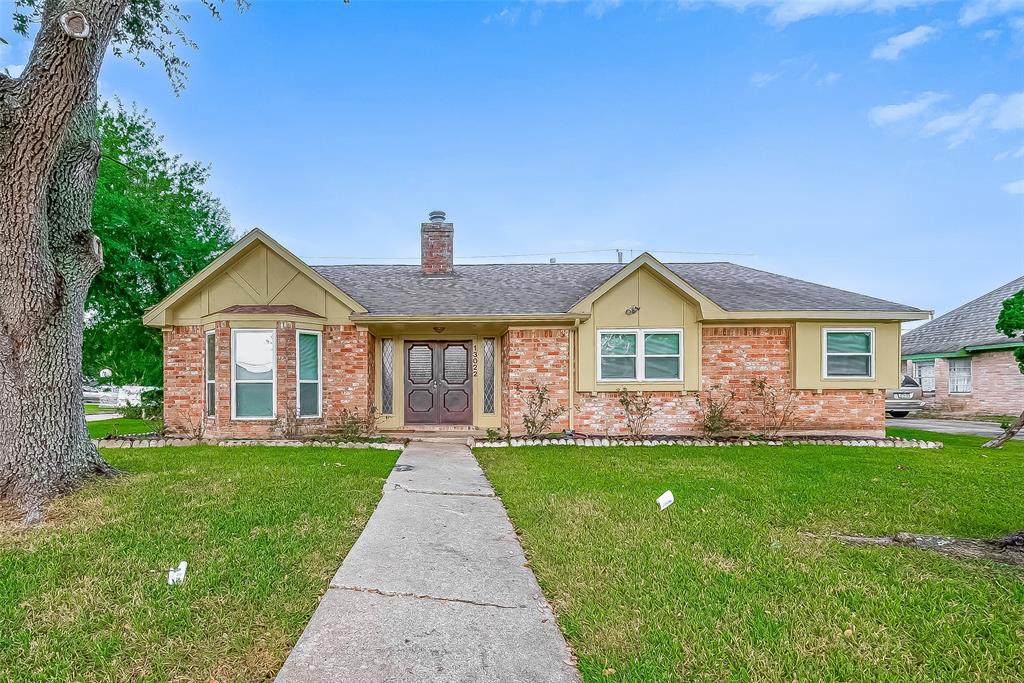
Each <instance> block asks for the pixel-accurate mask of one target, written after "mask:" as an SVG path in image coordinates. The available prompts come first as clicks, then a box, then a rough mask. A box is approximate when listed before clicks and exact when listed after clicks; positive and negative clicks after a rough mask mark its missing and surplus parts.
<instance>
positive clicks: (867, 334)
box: [822, 328, 875, 379]
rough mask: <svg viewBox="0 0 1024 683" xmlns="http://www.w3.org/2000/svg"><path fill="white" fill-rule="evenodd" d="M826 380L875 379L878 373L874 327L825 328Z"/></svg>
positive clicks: (824, 368) (824, 363)
mask: <svg viewBox="0 0 1024 683" xmlns="http://www.w3.org/2000/svg"><path fill="white" fill-rule="evenodd" d="M824 336H825V339H824V344H823V346H824V362H823V365H824V367H823V368H822V369H823V370H824V376H825V379H872V378H873V377H874V376H875V331H874V329H871V328H868V329H848V328H841V329H832V330H824Z"/></svg>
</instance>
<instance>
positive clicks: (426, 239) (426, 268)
mask: <svg viewBox="0 0 1024 683" xmlns="http://www.w3.org/2000/svg"><path fill="white" fill-rule="evenodd" d="M454 238H455V226H454V225H452V224H451V223H446V222H445V215H444V211H431V212H430V222H429V223H423V224H421V225H420V265H421V268H422V269H423V274H424V275H451V274H452V273H454V272H455V266H454V263H453V254H452V249H453V245H454Z"/></svg>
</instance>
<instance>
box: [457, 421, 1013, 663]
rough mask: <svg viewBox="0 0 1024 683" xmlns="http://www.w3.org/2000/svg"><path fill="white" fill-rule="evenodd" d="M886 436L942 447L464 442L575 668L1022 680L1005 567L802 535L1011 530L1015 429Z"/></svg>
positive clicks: (899, 432)
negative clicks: (666, 500) (1011, 433)
mask: <svg viewBox="0 0 1024 683" xmlns="http://www.w3.org/2000/svg"><path fill="white" fill-rule="evenodd" d="M890 435H891V436H903V437H907V438H919V439H938V440H943V441H944V442H945V444H946V445H945V448H944V449H942V450H928V451H921V450H903V449H879V448H851V447H827V446H793V447H786V448H771V449H769V448H756V447H754V448H751V447H747V448H742V447H730V448H715V449H707V448H704V449H701V448H686V447H672V446H666V447H656V448H642V449H641V448H628V447H612V448H602V449H590V448H575V447H550V446H549V447H522V448H509V449H480V450H477V452H476V454H477V457H478V459H479V460H480V462H481V464H482V466H483V467H484V470H485V472H486V474H487V476H488V477H489V479H490V480H491V482H492V483H493V484H494V486H495V489H496V490H497V492H498V494H499V495H500V496H501V498H502V500H503V502H504V503H505V505H506V507H507V508H508V511H509V514H510V516H511V517H512V521H513V523H514V525H515V526H516V528H517V529H518V531H519V533H520V536H521V538H522V541H523V544H524V547H525V549H526V554H527V556H528V557H529V559H530V562H531V567H532V568H533V570H534V572H535V573H536V574H537V578H538V580H539V581H540V584H541V587H542V588H543V590H544V592H545V594H546V595H547V597H548V599H549V600H550V601H551V602H552V605H553V606H554V608H555V610H556V612H557V614H558V619H559V624H560V626H561V627H562V629H563V631H564V632H565V634H566V636H567V638H568V639H569V641H570V643H571V644H572V646H573V648H574V649H575V651H576V653H577V655H578V656H579V665H580V670H581V673H582V674H583V677H584V679H585V680H587V681H606V680H620V681H647V680H708V681H720V680H785V681H791V680H879V679H883V680H948V681H959V680H968V679H971V680H978V679H981V680H1011V679H1013V680H1019V679H1020V677H1021V671H1020V662H1021V661H1024V576H1022V574H1021V572H1020V570H1019V569H1014V568H1010V567H1006V566H1002V565H995V564H990V563H985V562H972V561H965V560H959V559H953V558H949V557H944V556H940V555H938V554H934V553H928V552H925V551H922V550H916V549H908V548H875V547H862V546H858V547H853V546H848V545H843V544H841V543H838V542H835V541H832V540H825V539H812V538H806V537H803V536H801V535H800V533H799V532H802V531H810V532H815V533H818V534H830V533H840V532H843V533H861V534H868V535H889V534H893V533H895V532H897V531H904V530H906V531H918V532H930V533H938V534H948V535H955V536H976V537H993V536H1001V535H1003V534H1005V533H1007V532H1009V531H1012V530H1016V529H1020V528H1024V499H1022V498H1021V496H1020V495H1019V486H1018V483H1019V482H1020V481H1021V479H1022V477H1024V444H1022V443H1012V444H1007V446H1006V447H1005V448H1004V449H1002V450H1001V451H991V450H982V449H980V448H978V447H977V446H978V445H979V444H981V443H982V442H983V441H984V439H981V438H975V437H955V436H946V435H939V434H930V433H925V432H911V431H909V430H891V432H890ZM666 489H671V490H672V491H673V492H674V494H675V498H676V502H675V504H674V505H672V506H671V507H669V508H668V509H667V510H666V511H664V512H658V509H657V506H656V505H655V502H654V499H655V498H656V497H657V496H658V495H660V494H661V493H662V492H663V491H665V490H666Z"/></svg>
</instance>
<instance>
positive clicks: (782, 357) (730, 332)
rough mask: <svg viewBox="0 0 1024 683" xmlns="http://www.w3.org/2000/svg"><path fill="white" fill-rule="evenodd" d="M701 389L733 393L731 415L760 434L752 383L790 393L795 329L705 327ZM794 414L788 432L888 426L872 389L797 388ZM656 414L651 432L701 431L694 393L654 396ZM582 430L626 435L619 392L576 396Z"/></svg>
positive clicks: (880, 398)
mask: <svg viewBox="0 0 1024 683" xmlns="http://www.w3.org/2000/svg"><path fill="white" fill-rule="evenodd" d="M701 341H702V344H701V387H702V389H704V390H708V389H711V388H718V389H720V390H722V391H733V392H735V394H736V398H735V399H734V401H733V403H732V407H731V413H732V416H733V417H734V418H736V419H737V420H738V421H739V424H738V426H737V431H738V432H739V433H749V432H757V431H758V429H759V425H760V411H759V409H758V405H759V404H758V403H757V402H756V401H755V398H754V392H753V388H752V385H751V382H752V381H753V380H754V379H757V378H766V379H768V380H769V381H770V382H771V383H772V385H773V386H775V387H776V389H777V391H778V392H779V396H786V395H788V394H789V393H790V392H791V391H792V389H791V387H792V373H791V364H792V329H791V328H790V327H788V326H779V327H705V328H704V329H703V331H702V334H701ZM792 393H793V405H794V408H793V415H792V419H791V421H790V425H789V427H788V428H787V429H785V430H784V431H794V432H797V431H802V432H815V431H817V432H848V433H858V434H863V435H875V436H881V435H882V434H884V429H885V394H884V392H881V391H875V392H872V391H870V390H867V391H865V390H850V389H846V390H840V389H829V390H823V391H820V392H816V391H804V390H801V391H795V392H792ZM648 395H649V396H651V398H652V401H653V402H652V407H653V408H654V415H652V417H651V419H650V420H649V422H648V426H647V431H648V432H649V433H651V434H694V433H697V432H698V431H699V415H698V411H697V402H696V396H695V395H694V394H693V393H682V392H649V393H648ZM575 426H576V429H577V431H580V432H583V433H591V434H609V435H622V434H625V433H626V425H625V418H624V412H623V408H622V406H621V405H620V404H619V399H618V396H617V395H616V394H615V393H614V392H611V391H609V392H597V393H596V395H595V394H591V393H590V392H581V393H577V394H576V419H575Z"/></svg>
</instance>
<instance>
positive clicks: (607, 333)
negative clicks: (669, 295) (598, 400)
mask: <svg viewBox="0 0 1024 683" xmlns="http://www.w3.org/2000/svg"><path fill="white" fill-rule="evenodd" d="M682 340H683V333H682V331H681V330H603V331H601V332H599V333H598V357H599V360H598V369H597V378H598V380H599V381H602V382H611V381H615V380H635V381H640V382H664V381H679V380H680V379H682V377H683V373H682V367H683V366H682V348H683V343H682Z"/></svg>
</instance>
